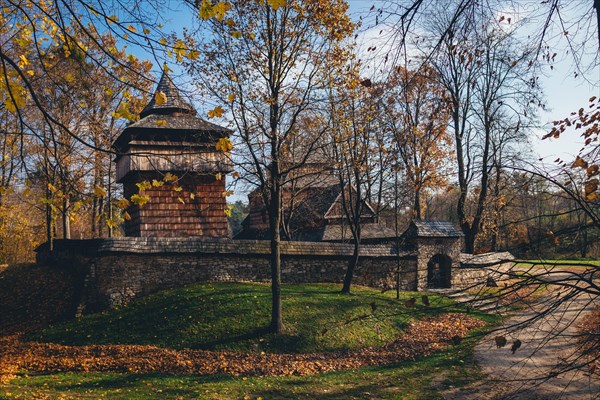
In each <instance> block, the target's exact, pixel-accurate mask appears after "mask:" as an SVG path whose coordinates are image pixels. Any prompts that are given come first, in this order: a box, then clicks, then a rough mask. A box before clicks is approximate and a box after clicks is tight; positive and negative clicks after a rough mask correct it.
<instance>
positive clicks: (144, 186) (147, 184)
mask: <svg viewBox="0 0 600 400" xmlns="http://www.w3.org/2000/svg"><path fill="white" fill-rule="evenodd" d="M135 185H136V186H137V187H138V190H139V191H140V192H141V191H143V190H146V189H151V188H152V184H151V183H150V182H148V181H142V182H138V183H136V184H135Z"/></svg>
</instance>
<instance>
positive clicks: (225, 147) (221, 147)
mask: <svg viewBox="0 0 600 400" xmlns="http://www.w3.org/2000/svg"><path fill="white" fill-rule="evenodd" d="M215 147H216V149H217V150H218V151H223V152H228V151H231V150H232V149H233V145H232V144H231V140H229V138H227V137H223V138H221V139H219V141H218V142H217V145H216V146H215Z"/></svg>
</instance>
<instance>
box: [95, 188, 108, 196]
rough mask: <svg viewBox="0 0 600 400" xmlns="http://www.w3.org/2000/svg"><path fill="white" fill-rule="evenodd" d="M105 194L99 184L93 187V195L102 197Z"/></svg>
mask: <svg viewBox="0 0 600 400" xmlns="http://www.w3.org/2000/svg"><path fill="white" fill-rule="evenodd" d="M106 194H107V193H106V190H104V189H102V188H101V187H100V186H96V187H95V188H94V196H96V197H100V198H103V197H106Z"/></svg>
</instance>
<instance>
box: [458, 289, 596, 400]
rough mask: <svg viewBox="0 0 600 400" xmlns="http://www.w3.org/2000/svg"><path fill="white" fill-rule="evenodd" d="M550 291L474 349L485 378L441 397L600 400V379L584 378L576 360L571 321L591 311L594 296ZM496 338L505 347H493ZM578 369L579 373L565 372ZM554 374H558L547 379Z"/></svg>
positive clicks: (574, 323) (574, 328)
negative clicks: (499, 337) (500, 340)
mask: <svg viewBox="0 0 600 400" xmlns="http://www.w3.org/2000/svg"><path fill="white" fill-rule="evenodd" d="M553 286H554V285H551V288H550V290H549V293H550V296H551V297H550V296H548V297H544V299H542V300H541V301H540V302H538V303H536V304H534V305H532V306H531V307H530V308H529V309H526V310H524V311H521V312H520V313H519V314H518V315H515V316H513V317H511V318H509V319H507V320H506V321H505V323H504V325H503V326H502V327H501V328H500V330H499V331H497V332H493V333H491V334H490V335H488V336H486V337H484V338H483V339H482V340H481V341H480V342H479V344H478V345H477V346H476V348H475V359H476V361H477V363H478V365H479V366H480V367H481V370H482V372H483V373H484V374H485V375H486V376H488V379H487V380H486V381H484V382H480V383H478V384H477V385H474V386H473V387H469V388H464V389H463V390H461V391H454V392H453V393H448V394H447V396H446V398H448V399H536V400H542V399H544V400H545V399H552V400H556V399H569V400H592V399H600V376H599V375H598V372H596V374H595V375H592V376H590V374H589V373H588V371H587V369H586V368H585V360H584V359H582V358H580V357H579V354H580V352H579V351H578V350H579V346H578V342H577V333H578V332H577V321H578V320H580V319H581V318H585V314H586V312H587V311H589V310H591V309H592V308H593V307H594V302H595V300H596V297H592V296H591V295H589V294H585V293H583V294H579V295H577V296H576V297H573V298H570V299H569V298H568V297H564V296H566V293H562V292H560V291H559V290H558V288H556V287H553ZM560 299H568V300H566V301H564V302H560V301H559V303H560V304H559V306H557V307H556V308H554V309H552V310H550V311H548V310H549V305H550V304H556V303H557V300H560ZM598 305H599V304H598V303H596V306H598ZM536 317H537V318H536ZM534 318H535V319H534ZM496 336H504V337H505V338H506V339H507V344H506V345H505V346H504V347H502V348H498V347H497V346H496V341H495V337H496ZM516 340H520V341H521V346H520V347H519V348H518V349H517V350H516V351H515V352H514V354H513V352H512V351H511V347H512V346H513V344H514V343H515V341H516ZM581 364H584V367H583V368H581V369H571V370H569V369H570V367H571V366H573V365H581ZM556 372H560V373H559V374H558V375H557V376H552V375H553V374H554V373H556Z"/></svg>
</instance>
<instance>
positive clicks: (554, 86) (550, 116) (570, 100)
mask: <svg viewBox="0 0 600 400" xmlns="http://www.w3.org/2000/svg"><path fill="white" fill-rule="evenodd" d="M348 3H349V6H350V9H349V12H350V15H351V17H352V18H353V19H354V20H355V21H358V20H359V18H360V16H363V18H367V19H366V20H365V23H364V24H363V29H362V32H361V33H360V34H359V37H358V39H357V41H358V42H359V49H361V48H362V50H359V51H363V52H364V51H365V47H368V46H371V45H373V43H375V44H377V42H378V41H381V39H379V38H378V36H379V31H380V30H381V26H377V27H376V28H374V29H370V30H367V29H365V27H366V26H367V25H368V24H369V23H372V18H371V19H370V22H369V19H368V18H369V17H368V14H369V10H370V9H371V7H372V6H373V5H375V7H376V8H377V7H379V6H381V5H382V4H385V3H384V2H382V0H348ZM538 3H539V2H538ZM517 4H520V3H518V2H517ZM532 4H533V3H532ZM371 15H372V14H371ZM516 18H518V17H515V16H514V15H513V19H516ZM190 22H191V18H190V16H189V14H188V11H187V10H184V11H180V12H174V13H172V14H171V16H170V20H169V21H167V23H166V24H165V28H166V29H167V30H169V29H170V30H172V31H174V32H176V33H179V34H180V33H181V31H182V29H183V27H184V26H186V25H187V24H190ZM379 45H380V46H381V45H382V43H379ZM597 45H598V44H597V42H596V43H590V46H596V49H597ZM588 50H589V49H588ZM592 52H593V48H592ZM139 56H142V55H139ZM571 64H572V57H571V56H570V55H563V57H562V58H561V57H560V56H559V57H558V58H557V60H556V62H555V63H554V65H553V69H552V70H550V69H549V68H548V69H547V70H546V71H545V75H544V76H541V77H540V79H541V86H542V88H543V91H544V93H545V98H546V110H547V111H545V112H541V113H540V122H541V125H542V126H543V128H542V129H539V130H538V131H535V132H533V133H532V135H531V144H532V150H533V153H532V155H531V156H532V160H531V161H537V159H538V158H541V159H543V162H544V163H545V164H548V165H551V164H552V162H553V160H554V159H556V158H557V157H560V158H562V159H564V160H569V159H572V158H574V157H575V155H576V154H577V153H578V151H579V149H580V148H581V146H582V140H581V138H580V136H579V135H580V133H578V132H573V131H572V132H566V133H565V134H563V135H562V137H561V138H559V139H546V140H541V137H542V136H543V135H544V134H545V133H546V132H548V131H549V130H550V129H551V127H552V121H554V120H558V119H563V118H565V117H567V116H569V114H570V113H571V112H573V111H576V110H578V109H579V108H580V107H587V104H588V103H587V99H589V98H590V97H592V96H598V97H600V66H598V65H596V67H595V69H593V70H591V71H589V72H588V73H587V74H586V76H587V78H588V80H589V82H586V81H584V80H583V79H581V77H579V78H574V74H573V67H572V65H571ZM170 67H171V68H172V69H174V71H175V74H177V72H178V71H180V69H178V68H177V67H176V66H175V65H170ZM157 72H158V68H157ZM185 79H186V77H185V76H183V75H182V76H180V77H179V78H177V77H176V78H175V80H176V83H177V84H179V85H182V86H183V87H186V85H188V83H189V81H188V82H186V81H185ZM590 82H591V83H590ZM592 83H593V84H592ZM594 84H595V85H594ZM188 87H189V86H188ZM196 107H197V108H198V110H199V112H200V115H201V116H205V115H206V112H207V110H208V109H210V108H212V107H214V105H210V104H206V103H205V104H203V103H202V102H197V103H196Z"/></svg>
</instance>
